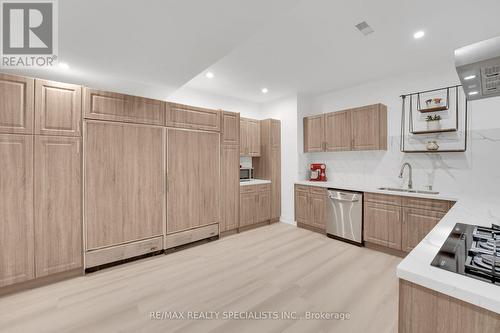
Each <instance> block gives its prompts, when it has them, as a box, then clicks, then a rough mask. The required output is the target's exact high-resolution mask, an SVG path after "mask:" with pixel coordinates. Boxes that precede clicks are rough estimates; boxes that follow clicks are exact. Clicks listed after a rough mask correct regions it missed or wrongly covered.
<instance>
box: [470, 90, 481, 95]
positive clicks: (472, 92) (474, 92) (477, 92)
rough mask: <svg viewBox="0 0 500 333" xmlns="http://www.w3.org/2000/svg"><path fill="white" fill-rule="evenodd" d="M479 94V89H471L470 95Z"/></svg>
mask: <svg viewBox="0 0 500 333" xmlns="http://www.w3.org/2000/svg"><path fill="white" fill-rule="evenodd" d="M477 94H479V91H471V92H470V93H469V95H470V96H473V95H477Z"/></svg>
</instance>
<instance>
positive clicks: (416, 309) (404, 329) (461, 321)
mask: <svg viewBox="0 0 500 333" xmlns="http://www.w3.org/2000/svg"><path fill="white" fill-rule="evenodd" d="M398 312H399V328H398V332H399V333H428V332H434V333H479V332H481V333H496V332H500V315H499V314H498V313H495V312H491V311H488V310H486V309H484V308H481V307H478V306H476V305H474V304H471V303H467V302H464V301H462V300H459V299H457V298H454V297H451V296H448V295H445V294H442V293H439V292H437V291H434V290H431V289H427V288H425V287H422V286H419V285H416V284H414V283H411V282H409V281H405V280H402V279H399V311H398Z"/></svg>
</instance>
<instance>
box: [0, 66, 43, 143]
mask: <svg viewBox="0 0 500 333" xmlns="http://www.w3.org/2000/svg"><path fill="white" fill-rule="evenodd" d="M34 81H35V80H34V79H31V78H27V77H21V76H15V75H7V74H0V133H14V134H32V133H33V105H34V103H33V98H34V95H35V94H34V86H35V83H34Z"/></svg>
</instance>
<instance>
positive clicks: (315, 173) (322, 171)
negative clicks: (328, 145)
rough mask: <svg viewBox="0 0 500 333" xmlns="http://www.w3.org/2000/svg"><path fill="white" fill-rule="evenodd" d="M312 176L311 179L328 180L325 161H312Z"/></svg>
mask: <svg viewBox="0 0 500 333" xmlns="http://www.w3.org/2000/svg"><path fill="white" fill-rule="evenodd" d="M309 168H310V169H311V176H310V178H309V180H312V181H317V182H326V165H325V164H323V163H312V164H311V165H310V167H309Z"/></svg>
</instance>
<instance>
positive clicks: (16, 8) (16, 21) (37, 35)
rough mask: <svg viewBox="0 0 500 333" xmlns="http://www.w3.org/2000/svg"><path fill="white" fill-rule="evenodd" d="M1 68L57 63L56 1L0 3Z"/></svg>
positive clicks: (0, 1) (1, 1)
mask: <svg viewBox="0 0 500 333" xmlns="http://www.w3.org/2000/svg"><path fill="white" fill-rule="evenodd" d="M0 8H1V9H0V10H1V18H2V24H1V29H2V32H1V38H2V40H1V55H2V62H1V64H2V66H5V67H44V66H52V65H53V64H54V63H55V61H56V60H57V37H58V36H57V32H58V31H57V3H56V0H45V1H41V0H38V1H37V0H32V1H29V2H27V1H15V0H0Z"/></svg>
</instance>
